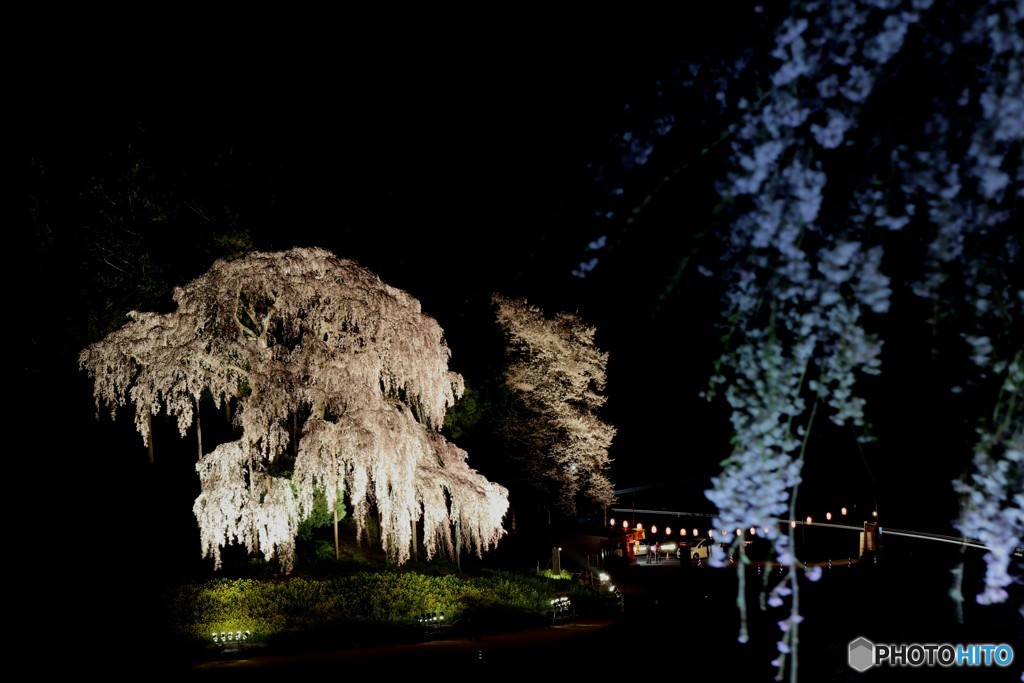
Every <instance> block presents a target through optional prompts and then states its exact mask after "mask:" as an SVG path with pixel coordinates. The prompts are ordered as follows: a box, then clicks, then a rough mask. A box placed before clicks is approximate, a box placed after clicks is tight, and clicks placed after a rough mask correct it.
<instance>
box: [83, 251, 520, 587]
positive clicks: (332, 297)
mask: <svg viewBox="0 0 1024 683" xmlns="http://www.w3.org/2000/svg"><path fill="white" fill-rule="evenodd" d="M174 301H175V302H176V303H177V309H176V310H175V311H173V312H171V313H167V314H158V313H139V312H132V313H131V314H130V315H129V317H130V318H131V320H130V322H129V323H128V324H126V325H125V326H124V327H122V328H121V329H119V330H117V331H115V332H113V333H111V334H110V335H108V336H107V337H106V338H104V339H103V340H101V341H99V342H96V343H94V344H92V345H90V346H88V347H87V348H86V349H84V350H83V351H82V352H81V354H80V357H79V361H80V365H81V367H82V368H83V369H84V370H86V371H87V372H88V373H89V374H90V376H91V377H92V378H93V379H94V381H95V384H94V395H95V399H96V407H97V410H98V411H99V410H100V409H102V407H103V406H107V407H108V408H109V409H110V410H111V415H112V416H113V415H115V414H116V411H117V409H118V408H119V407H121V406H125V405H126V404H129V403H130V404H132V405H133V406H134V408H135V425H136V428H137V429H138V431H139V433H140V434H141V435H142V437H143V439H144V440H146V441H149V440H150V439H151V438H152V435H151V433H150V421H149V420H148V416H150V415H156V414H158V413H159V412H161V411H162V410H166V411H167V413H168V414H170V415H172V416H175V417H176V418H177V424H178V428H179V430H180V432H181V434H182V435H183V436H184V435H185V433H186V430H187V429H188V428H189V427H190V425H191V424H192V422H193V420H194V418H195V406H196V405H197V402H198V400H199V398H200V396H202V395H203V394H204V392H208V393H209V394H210V395H212V396H213V400H214V402H215V403H216V404H217V405H218V406H220V405H222V404H223V403H225V402H231V403H232V404H233V405H234V406H236V408H235V411H234V423H235V425H236V427H237V428H238V429H239V430H240V432H241V438H240V439H238V440H237V441H233V442H229V443H223V444H220V445H218V446H216V447H215V448H213V449H212V450H211V451H210V452H208V453H202V452H201V453H200V458H199V462H198V464H197V466H196V468H197V470H198V473H199V480H200V484H201V492H200V494H199V496H198V498H197V499H196V501H195V505H194V507H193V511H194V513H195V516H196V519H197V521H198V523H199V529H200V535H201V542H202V551H203V554H204V556H205V557H211V558H213V561H214V565H215V567H217V568H219V567H220V565H221V555H220V553H221V549H222V548H224V547H226V546H227V545H228V544H231V543H238V544H241V545H244V546H245V547H246V548H247V549H248V550H249V552H251V553H256V552H262V553H263V555H264V556H265V557H266V558H267V559H268V560H269V559H271V558H276V559H277V560H279V562H280V563H281V564H282V566H283V567H285V568H290V567H291V565H292V562H293V559H294V553H295V545H294V543H295V536H296V533H297V529H298V524H299V522H300V521H301V520H302V519H303V518H305V517H306V516H308V515H309V514H310V512H311V511H312V509H313V505H314V495H315V493H316V492H317V491H322V492H323V494H324V496H325V497H326V500H327V505H328V508H329V509H330V510H336V509H337V506H339V505H342V504H343V501H341V500H338V492H339V491H344V492H345V494H346V495H347V496H348V498H349V503H350V504H351V506H352V509H353V512H354V516H355V520H356V523H357V531H358V534H359V535H360V537H361V535H362V534H363V532H364V530H365V523H366V520H367V519H368V517H369V515H370V514H372V512H373V511H375V512H376V514H377V515H378V516H379V519H380V526H381V543H382V545H383V548H384V550H385V551H386V553H387V555H388V557H389V559H390V560H391V561H393V562H395V563H397V564H401V563H403V562H405V561H407V560H408V559H409V557H410V549H411V548H412V547H413V544H414V543H415V542H416V541H417V539H416V538H415V535H416V531H415V529H416V523H417V522H419V521H420V520H422V524H423V526H422V536H423V543H424V547H425V550H426V554H427V557H428V558H429V557H431V556H432V555H433V554H434V553H435V552H437V551H444V552H448V553H451V552H452V551H455V550H458V549H460V548H466V549H468V550H470V551H472V552H475V553H476V554H478V555H480V554H482V553H483V551H484V550H485V549H487V548H489V547H491V546H493V545H495V544H496V543H497V542H498V540H499V539H500V537H501V536H502V534H503V533H504V530H503V527H502V523H503V518H504V515H505V512H506V510H507V508H508V497H507V491H506V490H505V489H504V488H503V487H502V486H499V485H498V484H495V483H492V482H490V481H487V480H486V479H485V478H484V477H483V476H481V475H480V474H479V473H477V472H476V471H475V470H472V469H470V468H469V467H468V465H467V463H466V459H467V454H466V452H465V451H463V450H461V449H459V448H458V447H457V446H455V445H453V444H451V443H448V442H447V441H446V440H445V439H444V438H443V437H442V436H441V435H440V434H439V430H440V427H441V425H442V424H443V420H444V415H445V412H446V410H447V409H448V408H449V407H450V406H452V405H453V404H454V402H455V401H456V400H457V399H458V397H459V396H460V395H461V393H462V391H463V381H462V377H461V376H460V375H458V374H457V373H454V372H452V371H450V370H449V369H448V360H449V356H450V351H449V349H448V346H447V345H446V343H445V340H444V334H443V331H442V329H441V327H440V326H439V325H438V323H437V322H436V321H435V320H434V319H432V318H431V317H429V316H427V315H425V314H424V313H423V312H422V311H421V309H420V303H419V302H418V301H417V300H416V299H414V298H413V297H411V296H409V295H408V294H407V293H405V292H403V291H401V290H398V289H395V288H393V287H390V286H388V285H387V284H385V283H384V282H382V281H381V280H380V278H379V277H378V276H377V275H375V274H374V273H372V272H371V271H369V270H367V269H366V268H363V267H361V266H360V265H358V264H357V263H355V262H353V261H350V260H345V259H339V258H337V257H335V256H334V255H332V254H330V253H329V252H326V251H324V250H321V249H315V248H297V249H293V250H291V251H286V252H277V253H253V254H250V255H248V256H246V257H245V258H241V259H238V260H234V261H223V260H221V261H217V262H216V263H215V264H214V265H213V267H212V268H210V270H209V271H208V272H207V273H206V274H205V275H203V276H201V277H199V278H197V279H196V280H194V281H192V282H191V283H189V284H188V285H186V286H184V287H180V288H178V289H176V290H175V292H174ZM296 420H298V421H299V422H300V424H301V428H300V429H299V430H297V431H296V432H294V433H295V434H297V435H298V436H297V438H298V443H297V444H291V440H292V438H293V436H292V434H293V431H292V430H290V428H289V426H290V425H291V424H292V423H293V421H296ZM290 445H291V446H292V448H291V449H289V446H290ZM289 450H291V452H292V453H294V454H295V455H294V462H290V463H288V465H289V467H287V468H286V467H285V466H284V465H283V463H282V460H283V459H284V458H285V457H286V455H287V454H288V453H289ZM453 531H454V533H455V535H456V537H455V538H453V537H452V535H453Z"/></svg>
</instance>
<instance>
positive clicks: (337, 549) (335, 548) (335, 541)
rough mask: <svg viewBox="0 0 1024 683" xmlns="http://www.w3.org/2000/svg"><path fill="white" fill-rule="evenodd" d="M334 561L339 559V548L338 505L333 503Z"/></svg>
mask: <svg viewBox="0 0 1024 683" xmlns="http://www.w3.org/2000/svg"><path fill="white" fill-rule="evenodd" d="M334 559H335V560H340V559H341V546H340V545H339V544H338V503H337V501H335V503H334Z"/></svg>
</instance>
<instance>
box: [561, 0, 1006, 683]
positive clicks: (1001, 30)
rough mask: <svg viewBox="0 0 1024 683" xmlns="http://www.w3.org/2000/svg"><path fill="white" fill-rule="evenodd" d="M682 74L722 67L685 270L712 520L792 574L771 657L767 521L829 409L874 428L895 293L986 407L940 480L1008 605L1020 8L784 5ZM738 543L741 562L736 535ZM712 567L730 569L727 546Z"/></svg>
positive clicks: (792, 617)
mask: <svg viewBox="0 0 1024 683" xmlns="http://www.w3.org/2000/svg"><path fill="white" fill-rule="evenodd" d="M766 6H767V5H766ZM762 9H763V8H762V7H761V6H759V7H758V10H759V11H760V10H762ZM689 67H690V68H688V69H686V68H684V69H681V73H683V74H691V75H692V74H696V73H698V72H699V71H700V70H701V69H703V70H704V71H705V72H707V73H706V74H705V75H706V76H714V78H710V77H709V78H706V79H705V80H703V81H701V82H702V83H704V84H706V85H707V87H708V90H707V91H706V92H705V95H707V99H708V100H709V101H712V102H713V104H712V105H711V106H712V107H713V108H714V110H715V116H714V119H715V121H716V125H718V126H719V132H720V136H719V137H718V138H717V139H716V140H715V141H714V143H713V144H711V145H708V148H706V149H704V150H702V152H701V158H695V159H690V160H689V163H692V164H693V165H695V166H700V164H701V163H702V162H708V163H710V161H711V159H712V158H715V159H718V158H723V159H724V162H723V163H724V168H723V169H722V172H721V173H720V174H719V175H718V177H719V180H720V182H719V183H718V185H717V194H718V199H719V201H718V203H717V205H716V206H715V208H714V210H713V211H710V212H709V217H708V226H706V229H705V228H702V229H701V230H700V231H697V237H695V238H694V239H695V240H696V239H703V240H704V241H703V242H701V243H700V244H697V245H695V246H694V249H693V253H694V254H695V256H694V258H687V259H685V260H684V261H683V264H682V266H681V272H682V269H684V268H686V267H688V266H691V265H694V264H696V265H697V266H698V267H697V268H691V270H696V271H697V273H698V274H699V276H700V277H704V278H708V279H710V280H711V281H713V282H715V283H716V284H717V285H719V286H720V291H721V292H722V295H723V303H724V306H723V308H724V311H723V312H724V316H723V321H724V323H723V328H724V330H723V339H724V340H725V350H724V352H723V353H722V355H721V356H720V357H719V358H718V361H717V363H716V372H715V374H714V376H713V378H712V383H711V386H712V391H710V392H708V396H709V397H716V398H717V397H724V399H725V400H726V402H727V404H728V407H729V409H730V414H731V426H732V432H733V447H732V451H731V454H730V455H729V457H728V458H727V459H726V460H725V462H724V463H723V467H722V470H721V472H720V474H719V475H718V476H716V477H714V479H713V481H712V482H711V487H710V488H709V490H708V491H707V497H708V498H709V499H710V500H711V501H712V502H713V503H714V504H715V506H716V508H717V510H718V516H717V519H716V520H715V528H716V529H720V530H722V531H724V532H725V533H726V534H729V533H730V532H732V531H733V530H736V529H748V528H751V527H754V528H757V529H762V528H763V529H767V530H768V535H769V537H770V539H771V541H772V544H773V546H774V549H775V550H776V551H777V553H778V556H779V558H780V561H781V562H782V564H783V565H784V567H786V568H787V569H789V571H788V572H787V573H786V579H785V580H783V581H781V582H779V583H778V584H777V585H776V586H775V588H774V589H773V590H772V594H771V595H770V596H769V600H768V602H769V604H771V605H772V606H775V607H783V606H784V605H786V604H788V605H789V607H790V611H789V614H788V616H786V617H784V618H782V619H781V620H780V621H779V625H780V627H781V629H782V635H781V636H780V639H779V657H778V659H777V660H776V662H775V663H776V664H777V665H778V668H779V675H780V677H781V676H782V675H783V672H784V671H785V670H786V669H787V667H788V668H789V674H790V677H791V679H792V680H796V679H797V668H796V662H797V657H796V651H797V644H798V635H797V633H798V624H799V623H800V620H801V616H800V614H799V610H798V604H797V591H798V582H797V576H798V572H796V571H792V568H793V567H796V566H797V562H798V559H799V558H797V557H796V550H795V543H794V540H793V537H792V533H791V532H790V533H787V532H786V531H780V530H779V526H780V525H779V524H778V523H777V522H778V521H779V520H784V519H794V518H795V514H794V513H795V509H796V504H797V496H798V491H799V487H800V484H801V481H802V475H803V471H804V468H803V465H804V462H805V458H807V457H811V455H812V454H809V453H808V443H809V438H810V435H811V433H812V432H813V431H817V430H818V429H820V428H821V427H822V426H823V425H822V423H823V421H824V420H825V419H827V420H828V421H830V422H831V423H833V424H834V425H838V426H841V427H843V428H845V429H846V430H847V433H850V431H852V432H854V433H856V434H859V438H861V439H863V440H864V441H868V440H870V439H871V438H872V436H871V434H870V431H869V427H870V424H869V420H868V416H867V413H866V411H865V409H866V407H867V405H868V403H869V401H870V393H869V392H867V391H865V389H864V385H865V380H866V379H869V378H871V377H873V376H876V375H879V374H880V373H883V372H884V369H883V367H882V357H883V356H882V353H881V351H882V347H883V343H884V342H885V333H886V331H887V330H893V329H898V326H895V325H893V324H892V323H891V322H890V321H889V319H888V318H890V317H891V316H894V315H896V316H898V315H903V314H904V313H903V311H905V310H906V309H905V308H903V309H896V308H895V307H894V306H893V301H894V290H898V291H899V292H900V294H901V295H904V296H905V297H906V298H907V299H908V300H914V297H916V298H917V301H923V302H927V303H928V304H930V307H931V310H932V311H934V314H933V316H932V319H931V320H930V321H929V322H930V323H931V325H932V326H933V329H934V339H935V340H941V344H939V345H936V346H935V347H933V348H931V349H928V350H927V352H929V353H935V354H939V355H942V356H943V357H945V358H952V359H953V360H951V361H948V365H947V367H950V368H966V370H963V371H962V372H951V373H950V374H949V385H948V389H949V391H950V392H952V393H953V394H960V393H965V394H969V395H970V396H971V398H972V400H973V401H974V402H975V405H977V406H985V408H983V409H982V410H980V411H979V417H978V422H977V425H976V428H977V446H976V448H975V451H974V457H973V462H972V469H971V471H969V472H968V473H967V474H966V475H965V476H964V477H963V478H961V479H960V480H958V481H956V482H955V483H954V484H953V486H954V488H955V490H956V491H957V492H958V493H960V494H961V500H962V506H961V513H960V515H959V517H958V519H956V520H953V524H954V525H955V527H956V528H957V529H959V530H960V531H961V532H962V534H963V536H964V537H965V539H971V540H974V541H980V542H981V543H983V544H984V546H985V547H986V548H988V551H987V554H986V555H985V563H986V566H987V572H986V577H985V582H984V587H983V589H982V590H981V592H980V593H979V594H978V595H976V596H973V597H974V598H975V599H976V600H977V601H978V602H980V603H982V604H991V603H996V602H1003V601H1005V600H1006V599H1007V597H1008V592H1007V588H1008V587H1009V586H1010V584H1011V583H1012V582H1013V581H1014V580H1015V577H1013V576H1011V574H1010V570H1011V559H1010V558H1011V555H1012V551H1013V549H1014V548H1015V547H1018V546H1021V545H1022V544H1024V493H1022V492H1024V398H1022V396H1024V392H1022V387H1024V370H1022V363H1024V360H1022V353H1024V351H1022V349H1024V336H1022V326H1021V321H1022V320H1024V268H1022V264H1021V259H1022V248H1024V244H1022V234H1024V233H1022V232H1021V226H1022V225H1024V217H1022V216H1021V212H1020V203H1021V199H1022V198H1024V4H1022V3H1021V2H1020V0H987V1H985V2H978V3H966V4H965V3H957V2H939V1H934V2H933V0H857V1H855V2H853V1H851V2H819V1H815V2H805V3H796V4H793V5H792V8H791V9H790V10H789V11H788V12H787V13H785V14H784V15H783V16H781V17H780V20H779V23H778V25H777V31H776V34H775V40H774V43H773V44H772V45H771V46H770V47H769V48H768V49H767V52H766V53H758V52H757V51H756V49H754V50H752V51H750V52H748V53H744V54H743V55H742V58H739V59H737V60H736V61H735V62H733V63H728V64H720V65H717V66H708V65H704V64H691V65H689ZM918 74H920V75H918ZM683 81H684V82H682V85H683V87H687V86H692V85H693V84H694V82H695V81H697V79H691V80H687V79H683ZM659 87H661V88H662V89H665V88H667V86H666V85H665V84H659ZM718 122H724V123H718ZM670 123H671V117H670V116H665V115H663V116H661V117H660V118H659V119H657V120H656V121H655V124H656V125H648V126H645V127H642V129H641V130H639V131H629V132H627V133H626V134H624V135H623V137H622V139H623V142H622V147H623V149H624V150H629V151H630V155H629V157H628V158H629V161H630V163H631V165H638V164H639V165H643V164H648V163H653V161H652V160H657V157H658V154H659V145H660V144H661V143H660V140H661V137H662V136H664V135H666V134H668V129H669V128H670V127H671V126H670V125H669V124H670ZM711 148H715V153H712V152H711V151H710V150H711ZM719 151H724V152H725V154H724V155H723V156H722V157H717V156H716V154H717V153H718V152H719ZM624 154H625V152H624ZM623 166H625V167H631V166H628V165H626V164H625V163H623ZM685 166H686V164H682V165H679V166H677V168H683V167H685ZM673 172H675V170H674V171H673ZM671 180H672V176H671V175H670V176H667V177H666V179H665V182H663V183H662V184H661V185H659V186H658V187H657V188H656V191H659V192H661V191H665V189H666V188H667V187H668V183H669V181H671ZM614 193H617V194H621V193H622V188H621V186H619V187H615V188H614ZM649 199H650V197H649V196H648V197H647V198H645V199H644V202H643V203H642V204H641V205H640V208H643V207H644V206H647V205H648V204H649V203H650V202H649V201H648V200H649ZM598 213H599V214H601V215H603V216H606V217H611V212H610V211H608V212H598ZM634 213H635V211H634ZM630 220H632V218H631V219H630ZM712 228H713V229H712ZM609 232H610V231H609ZM613 237H614V236H609V234H602V235H600V236H599V237H598V238H596V239H594V240H592V241H591V242H590V243H589V245H588V247H587V253H588V255H587V257H586V259H587V260H584V261H582V262H581V263H580V264H579V266H578V267H577V268H576V269H575V271H574V274H575V275H576V276H577V277H587V274H588V273H589V272H591V271H593V270H595V268H597V267H598V264H599V255H600V253H601V250H602V249H607V248H608V246H607V245H609V244H612V243H614V241H615V240H614V239H613ZM908 245H909V246H908ZM700 252H703V253H700ZM894 254H898V256H895V255H894ZM704 255H706V256H704ZM702 256H703V258H702ZM681 277H682V276H681V275H677V280H676V282H677V283H678V282H680V281H681ZM897 419H898V418H897ZM826 424H827V423H826ZM813 455H814V456H815V457H817V454H813ZM785 526H789V525H785ZM733 537H734V538H735V536H733ZM731 551H733V552H735V553H737V554H738V555H739V556H740V557H741V559H742V553H743V545H742V543H741V542H740V541H737V542H736V545H735V546H734V547H733V548H731ZM713 561H714V563H716V564H718V565H720V566H721V565H723V564H726V560H725V554H723V553H718V554H717V555H716V556H715V558H713ZM743 574H744V572H742V571H741V572H739V576H740V582H741V583H740V590H741V596H742V591H743V588H742V579H743ZM1016 580H1019V577H1017V578H1016ZM741 609H742V601H741ZM1021 613H1022V615H1024V606H1022V607H1021ZM742 623H743V624H745V620H743V621H742ZM740 638H741V640H745V639H746V638H747V632H746V628H745V626H743V627H741V631H740Z"/></svg>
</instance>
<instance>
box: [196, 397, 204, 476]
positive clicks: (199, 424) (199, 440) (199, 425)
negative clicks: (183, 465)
mask: <svg viewBox="0 0 1024 683" xmlns="http://www.w3.org/2000/svg"><path fill="white" fill-rule="evenodd" d="M199 401H200V399H198V398H197V399H196V445H197V446H198V447H199V458H198V462H202V461H203V420H202V417H201V416H200V414H199Z"/></svg>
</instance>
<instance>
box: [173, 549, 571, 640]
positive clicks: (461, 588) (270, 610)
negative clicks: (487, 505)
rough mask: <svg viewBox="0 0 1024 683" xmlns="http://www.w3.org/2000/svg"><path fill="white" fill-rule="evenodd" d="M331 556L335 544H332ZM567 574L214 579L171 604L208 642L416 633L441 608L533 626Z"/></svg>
mask: <svg viewBox="0 0 1024 683" xmlns="http://www.w3.org/2000/svg"><path fill="white" fill-rule="evenodd" d="M331 552H332V555H333V548H332V549H331ZM570 586H571V581H569V580H568V579H565V578H558V579H552V578H549V577H546V576H542V575H538V574H535V573H532V572H531V573H526V574H519V573H515V572H510V571H484V572H483V573H482V574H481V575H480V576H475V577H467V576H459V575H456V574H454V573H437V574H423V573H418V572H414V571H402V570H396V569H391V570H387V571H362V572H357V573H354V574H351V575H348V576H339V577H335V578H307V577H302V576H293V577H288V578H284V579H256V578H237V579H226V578H224V579H213V580H209V581H202V582H198V583H191V584H185V585H182V586H179V587H178V588H177V590H176V592H175V594H174V598H173V600H172V603H171V606H170V611H171V614H170V621H171V623H172V632H173V634H174V636H175V637H177V638H179V639H180V640H182V641H183V642H185V643H191V644H197V645H198V644H207V643H210V642H212V634H214V633H217V634H220V633H221V632H224V633H229V632H230V633H237V632H243V633H244V632H246V631H248V632H249V634H250V635H249V639H250V640H252V641H256V642H265V643H272V642H275V641H276V642H285V641H288V640H290V639H294V638H296V637H303V638H315V637H317V636H318V635H319V634H327V633H334V634H336V633H338V632H341V631H345V630H346V629H348V630H349V631H354V630H355V629H360V630H361V632H364V633H365V629H366V628H367V627H372V628H379V629H392V630H393V631H394V630H396V629H397V630H401V629H406V630H407V631H409V630H411V629H412V628H413V627H415V626H416V624H417V621H416V619H417V617H418V616H419V615H421V614H423V613H427V612H432V613H433V612H442V613H444V614H445V616H446V618H448V619H450V620H452V621H453V622H454V621H458V620H461V621H462V622H463V623H470V622H471V623H473V624H474V625H475V627H476V628H500V627H502V626H507V627H517V626H521V625H526V624H529V623H534V622H535V621H536V619H537V618H538V615H541V614H543V613H544V612H545V611H546V610H547V609H548V607H549V605H550V600H551V597H552V596H553V595H554V594H556V593H558V592H564V591H566V590H567V589H568V588H569V587H570Z"/></svg>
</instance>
